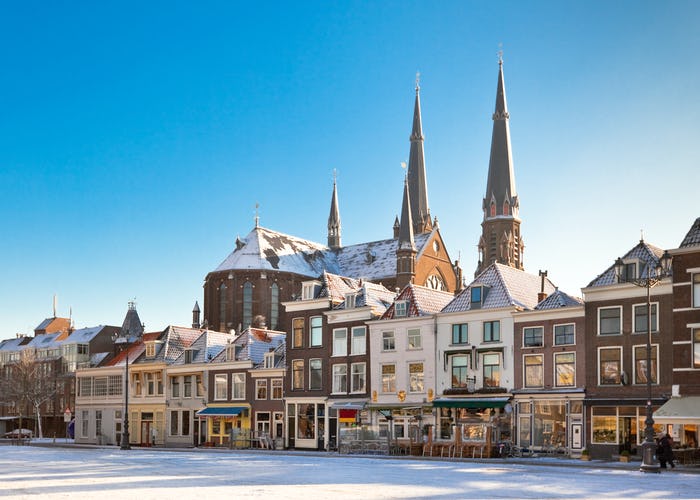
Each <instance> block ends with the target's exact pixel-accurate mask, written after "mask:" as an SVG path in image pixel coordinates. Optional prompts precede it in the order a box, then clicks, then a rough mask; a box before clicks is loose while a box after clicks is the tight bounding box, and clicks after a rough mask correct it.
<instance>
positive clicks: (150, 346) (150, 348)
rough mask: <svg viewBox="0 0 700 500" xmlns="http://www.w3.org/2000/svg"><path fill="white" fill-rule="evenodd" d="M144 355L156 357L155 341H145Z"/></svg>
mask: <svg viewBox="0 0 700 500" xmlns="http://www.w3.org/2000/svg"><path fill="white" fill-rule="evenodd" d="M146 357H147V358H155V357H156V343H155V342H146Z"/></svg>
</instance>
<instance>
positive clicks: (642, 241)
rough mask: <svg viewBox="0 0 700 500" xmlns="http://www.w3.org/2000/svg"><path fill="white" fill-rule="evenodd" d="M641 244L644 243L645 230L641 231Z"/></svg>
mask: <svg viewBox="0 0 700 500" xmlns="http://www.w3.org/2000/svg"><path fill="white" fill-rule="evenodd" d="M639 235H640V236H639V242H640V243H644V229H640V230H639Z"/></svg>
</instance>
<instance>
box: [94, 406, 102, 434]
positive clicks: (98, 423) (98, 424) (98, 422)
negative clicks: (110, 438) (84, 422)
mask: <svg viewBox="0 0 700 500" xmlns="http://www.w3.org/2000/svg"><path fill="white" fill-rule="evenodd" d="M101 435H102V410H95V436H97V437H100V436H101Z"/></svg>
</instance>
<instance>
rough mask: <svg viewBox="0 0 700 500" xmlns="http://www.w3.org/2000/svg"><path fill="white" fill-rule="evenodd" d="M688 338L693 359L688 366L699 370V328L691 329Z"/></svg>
mask: <svg viewBox="0 0 700 500" xmlns="http://www.w3.org/2000/svg"><path fill="white" fill-rule="evenodd" d="M691 334H692V336H691V337H690V338H691V339H692V341H693V359H691V361H690V366H691V367H693V368H700V328H693V329H692V331H691Z"/></svg>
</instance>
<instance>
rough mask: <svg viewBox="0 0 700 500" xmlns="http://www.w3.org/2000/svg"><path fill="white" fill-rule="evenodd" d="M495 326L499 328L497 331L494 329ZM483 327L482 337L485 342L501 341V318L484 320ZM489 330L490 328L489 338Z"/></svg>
mask: <svg viewBox="0 0 700 500" xmlns="http://www.w3.org/2000/svg"><path fill="white" fill-rule="evenodd" d="M494 326H497V327H498V328H495V331H494ZM487 327H488V328H487ZM482 328H483V337H482V338H483V341H484V342H500V341H501V321H500V320H494V321H484V322H483V325H482ZM487 330H488V338H487V335H486V333H487ZM494 333H495V335H494Z"/></svg>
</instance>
